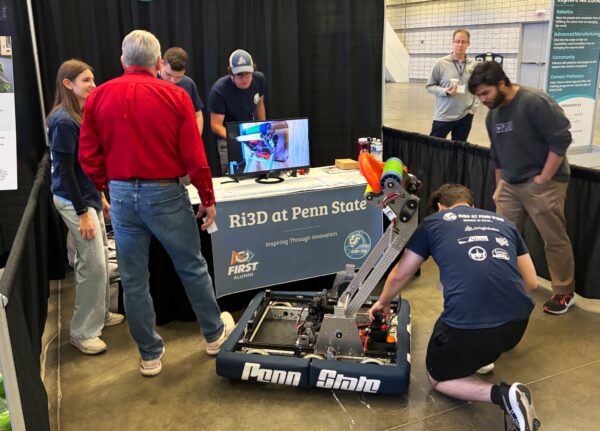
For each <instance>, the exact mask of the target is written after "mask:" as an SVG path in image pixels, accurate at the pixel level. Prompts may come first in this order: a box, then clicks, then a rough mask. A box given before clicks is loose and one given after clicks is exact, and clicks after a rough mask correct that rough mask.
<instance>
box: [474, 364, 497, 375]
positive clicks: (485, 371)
mask: <svg viewBox="0 0 600 431" xmlns="http://www.w3.org/2000/svg"><path fill="white" fill-rule="evenodd" d="M493 370H494V363H493V362H492V363H491V364H487V365H485V366H483V367H481V368H480V369H478V370H477V374H489V373H491V372H492V371H493Z"/></svg>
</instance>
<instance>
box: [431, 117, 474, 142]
mask: <svg viewBox="0 0 600 431" xmlns="http://www.w3.org/2000/svg"><path fill="white" fill-rule="evenodd" d="M472 125H473V114H467V115H465V116H464V117H462V118H461V119H460V120H456V121H436V120H433V123H432V124H431V133H430V134H429V136H435V137H438V138H444V139H445V138H446V136H448V133H450V132H452V134H451V136H452V140H453V141H463V142H467V138H468V137H469V132H470V131H471V126H472Z"/></svg>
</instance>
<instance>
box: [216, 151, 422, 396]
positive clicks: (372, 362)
mask: <svg viewBox="0 0 600 431" xmlns="http://www.w3.org/2000/svg"><path fill="white" fill-rule="evenodd" d="M359 165H360V168H361V173H362V174H363V175H364V176H365V178H366V179H367V183H368V186H367V188H366V191H365V195H364V197H365V199H366V200H367V201H368V202H369V203H370V204H372V205H376V206H377V207H379V208H381V209H382V211H383V213H384V214H385V215H386V216H387V217H388V219H389V220H390V225H389V227H388V228H387V229H386V231H385V232H384V234H383V236H382V237H381V239H380V240H379V241H378V243H377V244H376V245H375V247H374V248H373V250H372V251H371V253H370V254H369V255H368V257H367V259H366V260H365V262H364V263H363V265H362V267H361V268H360V269H359V270H358V271H357V270H355V268H354V266H353V265H348V266H347V267H346V270H345V271H341V272H339V273H338V274H337V276H336V279H335V281H334V285H333V287H332V288H331V289H329V290H325V291H323V292H272V291H270V290H267V291H265V292H261V293H259V294H257V295H256V296H255V297H254V299H253V300H252V302H251V303H250V305H249V306H248V308H247V309H246V311H245V313H244V315H243V316H242V317H241V319H240V321H239V323H238V324H237V326H236V328H235V330H234V331H233V333H232V334H231V336H230V337H229V339H228V340H227V341H226V342H225V343H224V344H223V346H222V348H221V351H220V353H219V354H218V356H217V374H219V375H220V376H223V377H228V378H233V379H240V380H249V381H258V382H268V383H276V384H284V385H290V386H299V387H320V388H327V389H341V390H348V391H355V392H364V393H376V394H404V393H405V392H406V390H407V388H408V383H409V376H410V305H409V303H408V302H407V301H406V300H404V299H402V300H401V301H399V302H395V303H394V304H393V306H392V312H393V317H392V319H390V320H389V321H385V320H382V318H376V319H375V320H374V321H371V320H370V318H369V316H368V310H369V308H370V307H371V305H372V304H373V301H374V300H376V298H374V297H371V296H370V295H371V293H372V291H373V289H374V288H375V287H376V285H377V284H378V283H379V281H380V280H381V279H382V278H383V276H384V274H385V272H386V271H387V270H388V268H389V267H390V266H391V265H392V264H393V263H394V261H395V260H396V258H397V257H398V255H399V254H400V252H401V251H402V250H403V248H404V246H405V245H406V243H407V242H408V240H409V239H410V237H411V236H412V234H413V233H414V231H415V230H416V227H417V224H418V221H417V220H418V206H419V198H418V197H417V193H418V191H419V189H420V185H421V184H420V182H419V181H418V179H417V178H416V177H415V176H414V175H412V174H409V173H408V170H407V169H406V167H405V166H404V165H403V163H402V162H401V161H400V160H399V159H397V158H392V159H389V160H387V161H386V163H385V164H383V163H381V162H378V161H376V160H375V159H374V158H373V157H372V156H371V155H370V154H369V153H366V152H365V153H362V154H361V155H360V157H359ZM357 241H359V239H357Z"/></svg>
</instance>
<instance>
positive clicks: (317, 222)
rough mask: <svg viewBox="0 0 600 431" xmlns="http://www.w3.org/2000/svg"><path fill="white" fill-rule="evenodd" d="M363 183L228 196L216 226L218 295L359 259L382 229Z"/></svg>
mask: <svg viewBox="0 0 600 431" xmlns="http://www.w3.org/2000/svg"><path fill="white" fill-rule="evenodd" d="M364 190H365V186H364V185H359V186H350V187H341V188H334V189H325V190H315V191H308V192H302V193H294V194H288V195H280V196H270V197H265V198H257V199H245V200H236V201H228V202H222V203H219V204H218V207H217V219H216V223H217V225H218V226H219V230H218V231H217V232H215V233H213V234H212V250H213V259H214V271H215V273H214V277H215V286H216V293H217V296H218V297H220V296H224V295H229V294H232V293H236V292H242V291H245V290H250V289H256V288H259V287H266V286H272V285H276V284H281V283H285V282H289V281H296V280H302V279H306V278H311V277H317V276H321V275H326V274H332V273H335V272H337V271H342V270H344V268H345V266H346V264H349V263H352V264H354V265H356V266H357V267H360V266H361V264H362V263H363V262H364V260H365V258H366V257H367V256H368V255H369V253H370V251H371V249H372V246H373V245H375V243H377V241H378V240H379V238H380V237H381V235H382V233H383V221H382V215H381V210H380V209H378V208H376V207H374V206H373V205H370V204H367V202H366V201H365V200H364V199H363V193H364Z"/></svg>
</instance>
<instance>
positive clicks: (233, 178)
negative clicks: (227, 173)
mask: <svg viewBox="0 0 600 431" xmlns="http://www.w3.org/2000/svg"><path fill="white" fill-rule="evenodd" d="M239 182H240V180H239V178H238V177H235V176H234V177H229V179H228V180H227V181H222V182H221V184H227V183H239Z"/></svg>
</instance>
